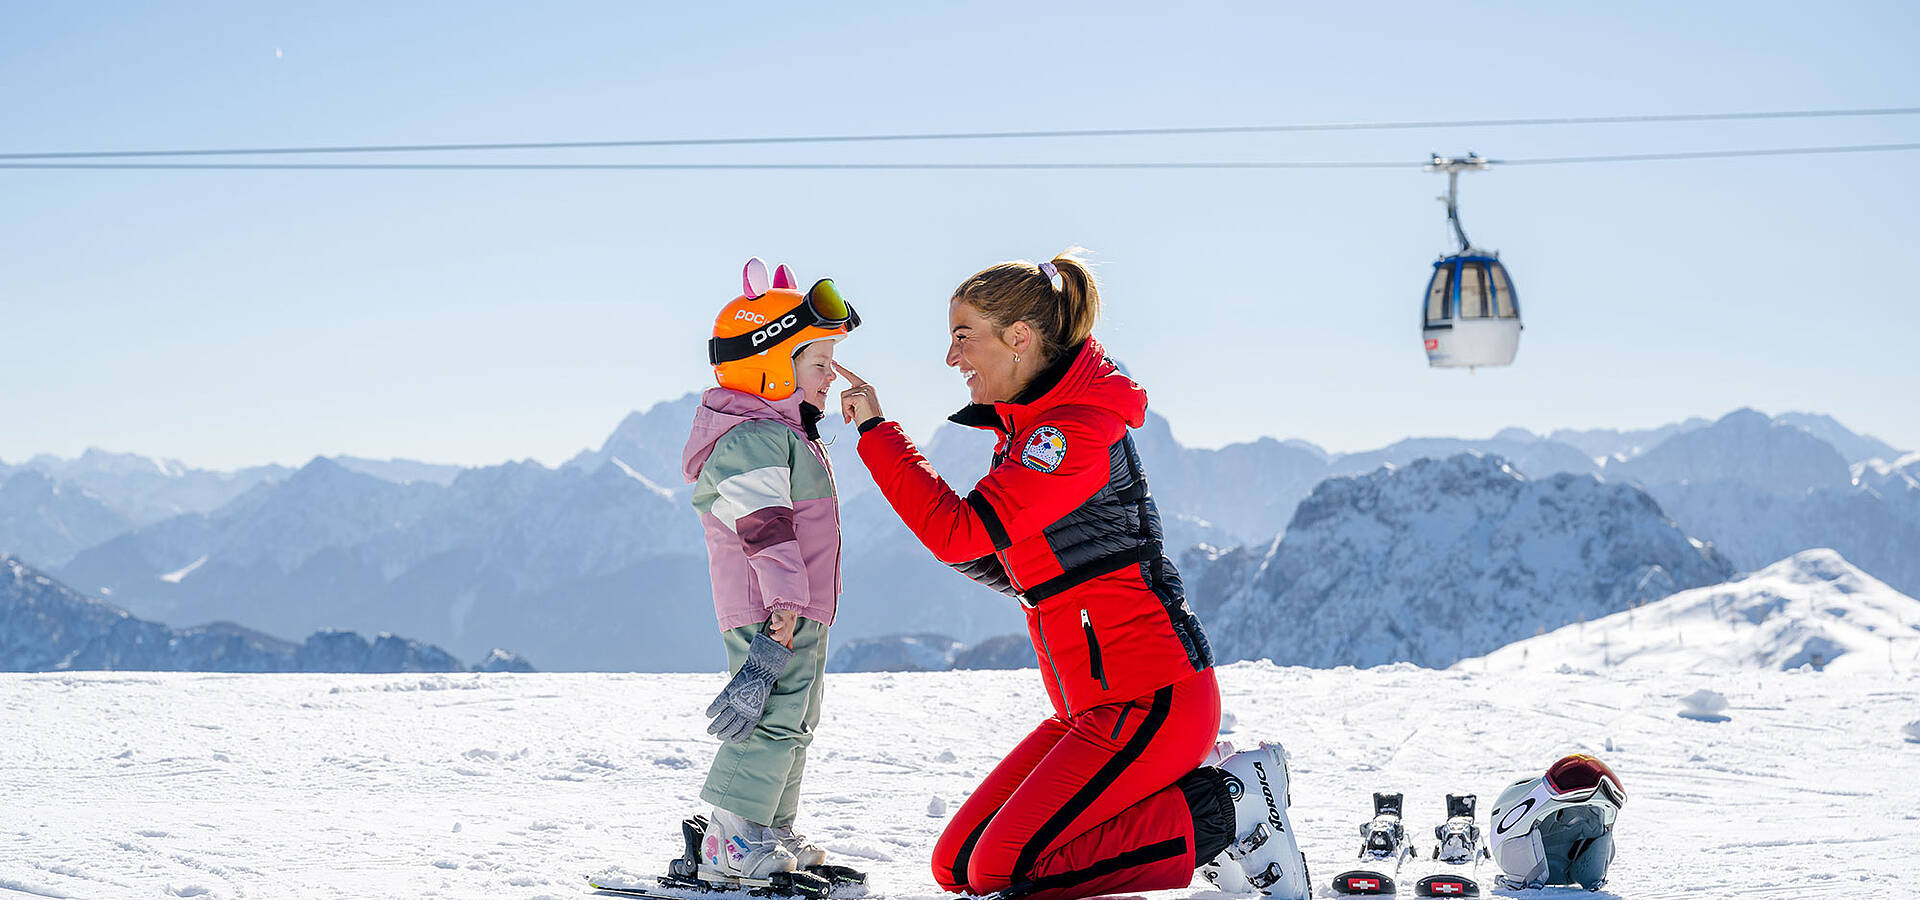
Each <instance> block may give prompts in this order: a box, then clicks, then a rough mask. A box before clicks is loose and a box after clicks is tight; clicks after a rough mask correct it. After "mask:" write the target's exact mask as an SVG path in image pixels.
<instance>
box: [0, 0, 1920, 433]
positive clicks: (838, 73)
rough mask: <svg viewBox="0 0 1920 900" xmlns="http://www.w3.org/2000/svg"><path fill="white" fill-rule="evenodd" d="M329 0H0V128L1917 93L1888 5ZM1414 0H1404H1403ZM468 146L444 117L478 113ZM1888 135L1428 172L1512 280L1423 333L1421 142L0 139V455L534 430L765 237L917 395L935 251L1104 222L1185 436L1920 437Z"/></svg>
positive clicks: (1431, 134)
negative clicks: (1504, 365)
mask: <svg viewBox="0 0 1920 900" xmlns="http://www.w3.org/2000/svg"><path fill="white" fill-rule="evenodd" d="M390 6H391V5H389V4H374V3H366V4H357V3H338V4H325V5H314V6H305V7H301V8H297V9H283V8H279V7H278V6H273V5H261V4H241V3H231V4H215V3H209V4H196V5H193V6H192V7H191V8H188V9H185V10H182V9H180V8H162V7H158V6H152V7H142V8H134V7H132V6H131V5H129V6H127V7H110V6H104V5H84V6H83V5H77V4H56V3H44V4H9V5H7V6H5V7H4V8H0V104H3V105H4V107H5V108H6V109H7V114H6V115H5V116H0V151H12V152H23V151H34V150H71V149H122V148H156V147H214V146H277V145H315V144H360V143H384V142H401V143H412V142H422V143H427V142H466V141H552V140H593V139H621V138H646V137H703V136H726V135H761V134H811V133H829V132H840V133H844V132H893V131H923V130H940V131H952V130H962V131H964V130H1000V129H1054V128H1099V127H1129V126H1168V125H1219V124H1249V123H1276V122H1315V121H1378V120H1403V119H1433V118H1488V117H1519V116H1561V115H1605V114H1636V113H1686V112H1714V111H1745V110H1773V109H1809V108H1832V107H1866V106H1911V105H1916V104H1920V62H1916V59H1920V57H1916V55H1915V54H1914V53H1913V51H1912V48H1913V47H1915V46H1920V11H1916V7H1914V6H1913V5H1912V4H1903V3H1858V4H1839V5H1835V6H1829V7H1822V8H1819V9H1815V8H1813V7H1810V6H1808V5H1806V4H1787V3H1751V2H1741V3H1731V2H1729V3H1694V4H1671V3H1616V4H1604V5H1590V4H1588V5H1574V4H1537V3H1536V4H1523V3H1510V4H1498V3H1462V4H1448V5H1445V6H1444V7H1437V6H1434V5H1433V4H1397V5H1391V4H1319V3H1316V4H1293V3H1262V4H1245V5H1206V4H1189V5H1183V6H1181V7H1179V8H1178V9H1173V10H1169V9H1163V8H1159V7H1156V6H1144V5H1143V6H1127V5H1119V6H1100V7H1094V6H1086V5H1075V6H1038V5H1030V4H1004V5H994V4H985V3H974V4H966V5H964V6H953V7H944V8H937V9H936V8H923V7H922V6H921V5H919V4H870V5H839V6H835V7H833V8H831V9H818V8H801V7H798V6H786V5H777V6H759V5H749V4H679V5H673V6H665V5H649V4H638V3H605V4H587V3H547V4H538V5H526V4H480V3H461V4H447V5H441V6H428V5H409V6H407V8H406V9H404V10H395V9H391V8H389V7H390ZM1442 9H1444V10H1445V11H1444V13H1442V12H1441V10H1442ZM1916 140H1920V117H1917V116H1909V117H1899V118H1881V119H1858V120H1823V121H1785V122H1755V123H1720V124H1679V125H1623V126H1612V127H1606V128H1534V129H1482V130H1449V131H1410V132H1361V133H1341V134H1317V135H1275V136H1260V137H1235V138H1206V139H1202V138H1136V139H1111V140H1103V141H1034V142H1022V143H1004V144H987V143H928V144H914V145H889V146H874V145H869V146H858V145H855V146H807V147H775V148H758V149H743V148H726V149H718V150H715V149H705V150H657V151H638V150H632V151H615V152H603V153H598V154H585V153H566V154H561V153H549V154H538V155H536V154H517V155H512V154H509V155H504V156H495V157H486V158H487V159H495V158H500V159H517V160H525V161H534V160H539V161H545V160H556V161H557V160H613V161H656V160H657V161H675V160H714V161H751V160H780V161H812V160H823V161H839V160H900V161H904V160H1022V159H1075V160H1086V159H1101V160H1107V159H1420V158H1422V157H1424V155H1425V154H1426V153H1427V152H1429V151H1438V152H1442V153H1459V152H1465V151H1467V150H1470V149H1471V150H1477V151H1479V152H1481V153H1483V154H1486V155H1490V156H1495V157H1516V158H1518V157H1531V156H1549V155H1567V154H1590V153H1616V152H1648V151H1665V150H1700V149H1720V148H1729V147H1775V146H1798V145H1812V144H1855V143H1890V142H1912V141H1916ZM471 158H472V159H475V160H478V159H480V158H481V157H479V156H477V155H476V156H474V157H471ZM1917 162H1920V154H1916V153H1890V154H1876V155H1855V156H1834V157H1821V158H1786V159H1749V160H1732V161H1716V162H1663V163H1642V164H1615V165H1589V166H1566V167H1526V168H1511V169H1506V170H1496V171H1493V172H1488V173H1476V174H1471V175H1468V176H1466V177H1465V178H1464V184H1463V216H1464V219H1465V222H1466V225H1467V228H1468V233H1469V234H1471V235H1472V236H1473V237H1474V238H1475V241H1476V243H1479V244H1480V245H1482V246H1487V247H1493V248H1497V249H1499V250H1500V251H1501V252H1502V255H1503V258H1504V259H1506V260H1507V261H1508V263H1509V265H1510V266H1511V268H1512V271H1513V275H1514V279H1515V281H1516V283H1517V285H1518V287H1519V289H1520V292H1521V296H1522V299H1523V302H1524V303H1525V312H1526V317H1527V331H1526V334H1525V337H1524V339H1523V341H1522V344H1521V349H1520V355H1519V359H1518V360H1517V362H1516V363H1515V365H1514V366H1512V367H1511V368H1509V369H1506V370H1482V371H1480V372H1478V373H1476V374H1472V375H1469V374H1467V373H1464V372H1453V371H1431V370H1428V369H1427V368H1426V365H1425V361H1424V357H1423V356H1422V354H1421V351H1420V346H1419V335H1418V331H1417V323H1416V319H1415V315H1416V310H1417V308H1418V302H1419V294H1420V290H1421V288H1422V287H1423V285H1424V282H1425V278H1426V276H1427V273H1428V271H1429V270H1428V266H1429V264H1430V262H1431V261H1432V259H1433V258H1434V256H1435V255H1436V254H1437V253H1438V252H1440V251H1442V250H1445V249H1447V248H1448V246H1449V244H1448V237H1447V233H1446V231H1445V226H1444V216H1443V209H1442V207H1441V205H1440V204H1438V203H1436V202H1434V199H1433V198H1434V197H1435V195H1436V194H1437V193H1439V192H1440V191H1441V190H1442V189H1443V187H1444V180H1443V179H1442V178H1441V177H1440V176H1436V175H1429V174H1424V173H1421V172H1419V171H1418V170H1417V169H1411V170H1404V171H1401V170H1394V171H1281V172H1247V171H1221V172H1144V173H1143V172H1086V173H1004V172H1001V173H982V172H971V173H968V172H912V173H901V172H887V173H872V172H868V173H832V174H822V173H604V172H601V173H585V172H555V173H451V172H436V173H419V172H375V173H358V172H265V173H237V172H44V171H5V172H0V248H4V249H0V317H3V318H0V321H4V323H5V325H6V331H7V336H8V338H9V339H8V340H7V341H6V345H7V352H6V353H4V354H0V386H3V387H0V406H4V413H0V459H6V460H9V461H15V462H17V461H19V460H20V459H21V458H23V457H25V456H29V455H31V454H34V453H39V452H53V453H59V454H62V455H73V454H76V453H78V452H79V451H80V450H81V449H83V448H85V447H88V446H101V447H105V448H108V449H112V450H123V451H138V452H144V453H151V454H156V455H162V456H168V457H176V458H179V459H182V460H184V461H186V462H188V463H190V464H195V465H202V466H210V467H234V466H240V465H247V464H254V463H263V462H269V461H277V462H283V463H294V464H297V463H299V462H302V461H304V460H305V459H307V458H309V457H311V456H313V455H315V454H332V453H353V454H359V455H366V456H376V457H389V456H400V457H411V458H417V459H426V460H433V461H445V462H458V463H468V464H479V463H493V462H498V461H501V460H505V459H510V458H514V459H517V458H526V457H532V458H536V459H539V460H542V461H544V462H548V463H556V462H559V461H561V460H563V459H565V458H566V457H568V456H570V455H571V454H573V453H574V452H576V451H578V450H579V449H581V448H583V447H587V446H589V445H597V444H598V443H599V442H600V441H601V440H602V439H603V438H604V437H605V435H606V434H607V433H608V432H609V431H611V430H612V428H613V426H614V425H615V424H616V423H617V422H618V421H619V419H620V418H621V416H622V415H624V414H625V413H626V412H627V411H629V410H632V409H636V408H644V407H646V406H648V405H650V404H652V403H654V402H657V401H660V400H663V399H669V398H672V397H676V396H679V395H680V394H683V393H685V392H686V391H688V390H693V389H697V388H700V387H703V386H705V385H706V384H707V383H708V382H709V380H710V371H709V370H708V369H707V368H706V367H705V365H704V351H703V347H702V343H703V341H704V339H705V337H706V336H707V334H708V331H709V329H710V327H711V323H712V317H713V315H714V313H715V312H716V311H717V310H718V308H719V306H720V305H721V304H722V303H724V302H725V301H726V300H728V299H729V298H730V297H731V296H732V294H733V293H734V291H735V290H736V289H737V285H738V280H739V279H738V272H739V266H740V263H741V262H742V261H743V260H744V259H745V257H747V256H748V255H752V254H758V255H761V256H764V257H767V258H768V259H769V260H772V261H784V262H788V263H791V264H792V265H794V266H795V268H796V269H798V270H799V272H800V275H801V277H802V278H803V279H808V280H811V279H813V278H817V277H820V276H823V275H831V276H833V277H834V278H835V279H836V281H838V282H839V284H840V285H841V287H842V289H843V290H844V292H845V293H847V294H848V295H849V296H850V297H851V298H852V299H853V301H854V302H855V304H856V305H857V306H859V308H860V310H861V312H862V314H863V316H864V317H865V320H866V323H867V324H866V326H865V327H864V328H863V329H862V330H861V332H860V333H858V334H857V335H856V336H855V337H854V338H853V339H852V340H850V341H849V342H847V343H846V344H845V345H843V348H842V352H841V357H842V359H843V360H845V361H847V362H849V363H850V364H851V365H853V366H854V368H856V369H858V370H860V371H861V372H862V374H864V375H866V376H868V377H869V378H870V379H871V380H873V381H874V382H875V383H876V384H878V385H879V386H880V390H881V397H882V400H883V401H884V402H885V404H886V407H887V411H888V412H889V413H890V414H891V415H893V416H894V417H896V418H900V419H902V420H903V421H905V422H906V423H907V425H908V426H909V428H910V429H911V430H913V431H914V432H915V433H918V434H923V435H924V434H926V433H928V432H929V431H930V429H931V428H932V426H933V425H934V424H935V423H937V422H938V421H939V419H940V417H941V416H943V415H945V414H946V413H947V412H950V411H951V410H952V409H954V408H956V407H957V406H958V405H960V404H961V403H962V402H963V401H964V396H965V392H964V387H963V386H962V384H961V383H960V380H959V379H958V377H956V376H955V375H954V374H953V372H952V371H951V370H948V369H945V368H943V367H942V365H941V363H940V359H941V355H942V353H943V351H944V347H945V335H944V317H945V306H946V297H947V295H948V293H949V292H950V291H951V290H952V288H953V286H954V285H955V284H956V283H958V282H959V280H960V279H962V278H963V277H965V276H966V275H968V274H969V273H971V272H973V271H975V270H977V269H979V268H981V267H984V266H986V265H989V264H992V263H994V262H997V261H1000V260H1002V259H1008V258H1016V257H1027V258H1036V257H1044V256H1048V255H1051V254H1052V253H1053V252H1055V251H1057V250H1059V249H1061V248H1063V247H1066V246H1068V245H1071V244H1079V245H1083V246H1086V247H1089V248H1091V249H1092V250H1094V251H1095V253H1096V258H1097V259H1098V260H1099V261H1100V262H1101V263H1102V267H1101V269H1100V272H1101V276H1102V278H1103V279H1104V281H1105V290H1104V297H1105V300H1106V303H1107V309H1108V315H1107V318H1106V319H1105V320H1104V321H1103V323H1102V325H1101V326H1100V328H1099V329H1098V332H1097V333H1098V334H1099V335H1100V336H1101V337H1102V338H1103V340H1105V342H1106V343H1107V344H1108V346H1109V347H1110V349H1112V350H1113V352H1114V353H1115V354H1116V355H1117V356H1119V357H1120V358H1121V359H1122V360H1123V361H1124V362H1126V363H1127V364H1128V366H1129V367H1130V368H1131V369H1132V370H1133V372H1134V373H1135V375H1136V377H1138V378H1139V379H1140V380H1141V382H1142V383H1143V384H1145V386H1146V387H1147V389H1148V391H1149V393H1150V395H1151V397H1152V399H1153V405H1154V408H1155V409H1156V410H1157V411H1159V412H1161V413H1163V414H1165V415H1166V416H1168V417H1169V418H1170V419H1171V420H1172V422H1173V425H1174V429H1175V433H1176V434H1177V435H1178V436H1179V437H1180V438H1181V439H1182V440H1184V441H1186V442H1188V443H1190V444H1197V445H1209V446H1213V445H1219V444H1223V443H1227V442H1232V441H1239V440H1248V439H1251V438H1254V437H1257V436H1260V435H1274V436H1279V437H1300V438H1305V439H1308V440H1312V441H1314V442H1316V443H1319V444H1322V445H1323V446H1327V447H1330V448H1333V449H1361V448H1366V447H1372V446H1378V445H1381V444H1385V443H1388V442H1390V441H1392V440H1395V439H1397V438H1400V437H1403V436H1407V435H1460V436H1469V437H1471V436H1484V435H1487V434H1491V433H1492V432H1494V431H1495V430H1497V429H1499V428H1501V427H1504V426H1508V425H1518V426H1522V427H1527V428H1532V429H1535V430H1547V429H1551V428H1556V427H1602V426H1610V427H1625V426H1645V425H1654V424H1659V423H1662V422H1666V421H1672V420H1677V419H1680V418H1684V417H1687V416H1692V415H1707V416H1717V415H1720V414H1722V413H1725V412H1727V411H1728V410H1731V409H1733V408H1736V407H1739V406H1755V407H1758V408H1760V409H1763V410H1766V411H1769V412H1782V411H1787V410H1812V411H1819V412H1827V413H1830V414H1833V415H1835V416H1837V417H1839V418H1840V419H1841V420H1842V421H1843V422H1845V423H1846V424H1848V425H1850V426H1851V427H1853V428H1854V429H1855V430H1858V431H1863V432H1867V433H1871V434H1874V435H1877V436H1879V437H1881V438H1883V439H1885V440H1887V441H1889V442H1891V443H1893V444H1895V445H1897V446H1901V447H1905V448H1915V447H1920V415H1916V414H1915V409H1916V408H1920V406H1916V403H1915V399H1914V398H1915V397H1917V396H1920V364H1916V363H1915V362H1914V347H1915V344H1916V340H1917V339H1920V325H1916V324H1915V317H1914V312H1913V310H1914V301H1915V299H1916V296H1915V288H1914V286H1913V285H1914V273H1913V271H1912V263H1913V261H1914V259H1915V257H1916V254H1915V252H1914V248H1915V247H1916V246H1920V214H1916V201H1920V179H1917V178H1916V176H1915V174H1914V172H1915V164H1916V163H1917Z"/></svg>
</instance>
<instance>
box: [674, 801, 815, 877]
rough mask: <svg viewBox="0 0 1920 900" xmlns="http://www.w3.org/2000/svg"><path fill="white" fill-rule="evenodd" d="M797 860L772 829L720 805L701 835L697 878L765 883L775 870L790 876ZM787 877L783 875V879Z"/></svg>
mask: <svg viewBox="0 0 1920 900" xmlns="http://www.w3.org/2000/svg"><path fill="white" fill-rule="evenodd" d="M795 868H797V863H796V861H795V859H794V857H793V854H792V853H791V852H789V851H788V850H787V848H785V847H782V846H780V838H779V837H778V836H777V835H775V834H774V833H773V829H771V828H768V827H767V826H765V825H761V824H758V823H755V822H749V821H747V820H746V819H745V818H744V817H741V816H737V815H734V814H733V813H730V812H728V811H726V810H724V809H721V808H720V807H717V806H716V807H714V808H713V814H712V815H711V816H709V817H708V818H707V827H706V830H705V832H704V833H703V834H702V835H701V836H700V871H699V875H698V877H699V879H700V880H701V881H704V882H707V883H708V884H714V885H723V886H739V885H747V886H750V887H768V886H771V885H772V884H773V878H774V876H775V875H776V874H779V875H788V876H790V875H791V874H792V873H793V871H794V869H795ZM785 880H786V879H784V878H783V879H782V881H785Z"/></svg>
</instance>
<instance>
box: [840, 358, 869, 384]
mask: <svg viewBox="0 0 1920 900" xmlns="http://www.w3.org/2000/svg"><path fill="white" fill-rule="evenodd" d="M833 368H834V370H835V371H837V372H839V373H840V374H842V375H845V376H846V378H847V380H848V381H851V382H853V386H854V387H861V386H863V385H865V384H866V383H867V380H866V379H865V378H861V377H860V376H858V375H855V374H853V370H852V369H849V368H847V367H846V366H843V365H841V364H840V361H839V360H837V359H836V360H834V361H833Z"/></svg>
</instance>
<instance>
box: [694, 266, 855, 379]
mask: <svg viewBox="0 0 1920 900" xmlns="http://www.w3.org/2000/svg"><path fill="white" fill-rule="evenodd" d="M836 311H844V314H842V315H837V316H835V315H829V314H828V313H830V312H836ZM841 326H845V327H846V330H847V331H848V332H851V331H853V330H854V329H855V328H858V327H860V314H859V313H857V312H855V311H854V309H853V304H851V303H848V302H847V301H846V300H844V299H842V298H841V297H840V292H839V290H838V289H836V288H835V287H834V286H833V279H831V278H822V279H820V280H819V281H817V282H814V285H813V287H812V288H810V289H808V291H807V297H806V299H805V300H803V301H801V303H800V305H799V306H796V307H794V308H793V309H790V310H788V311H786V312H784V313H781V314H780V315H778V316H773V317H771V320H770V321H768V322H767V324H765V325H762V326H760V327H759V328H756V329H754V330H752V331H749V332H747V333H746V334H738V335H734V336H733V337H717V338H711V339H709V340H708V341H707V361H708V362H710V363H712V364H714V365H716V366H717V365H720V364H721V363H730V362H734V361H736V360H742V359H746V358H747V357H749V356H752V355H754V354H756V353H759V352H761V351H762V350H765V349H767V348H769V347H777V346H779V345H780V341H781V339H782V338H784V337H785V336H786V335H789V334H794V333H797V332H799V331H800V330H801V329H803V328H808V327H817V328H826V329H834V328H839V327H841Z"/></svg>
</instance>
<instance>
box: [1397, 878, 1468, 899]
mask: <svg viewBox="0 0 1920 900" xmlns="http://www.w3.org/2000/svg"><path fill="white" fill-rule="evenodd" d="M1413 894H1414V896H1416V897H1478V896H1480V885H1478V884H1475V883H1474V881H1473V879H1471V878H1468V877H1466V876H1464V875H1449V874H1446V873H1441V874H1437V875H1428V876H1427V877H1425V878H1422V879H1420V881H1419V883H1417V884H1415V885H1414V886H1413Z"/></svg>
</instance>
